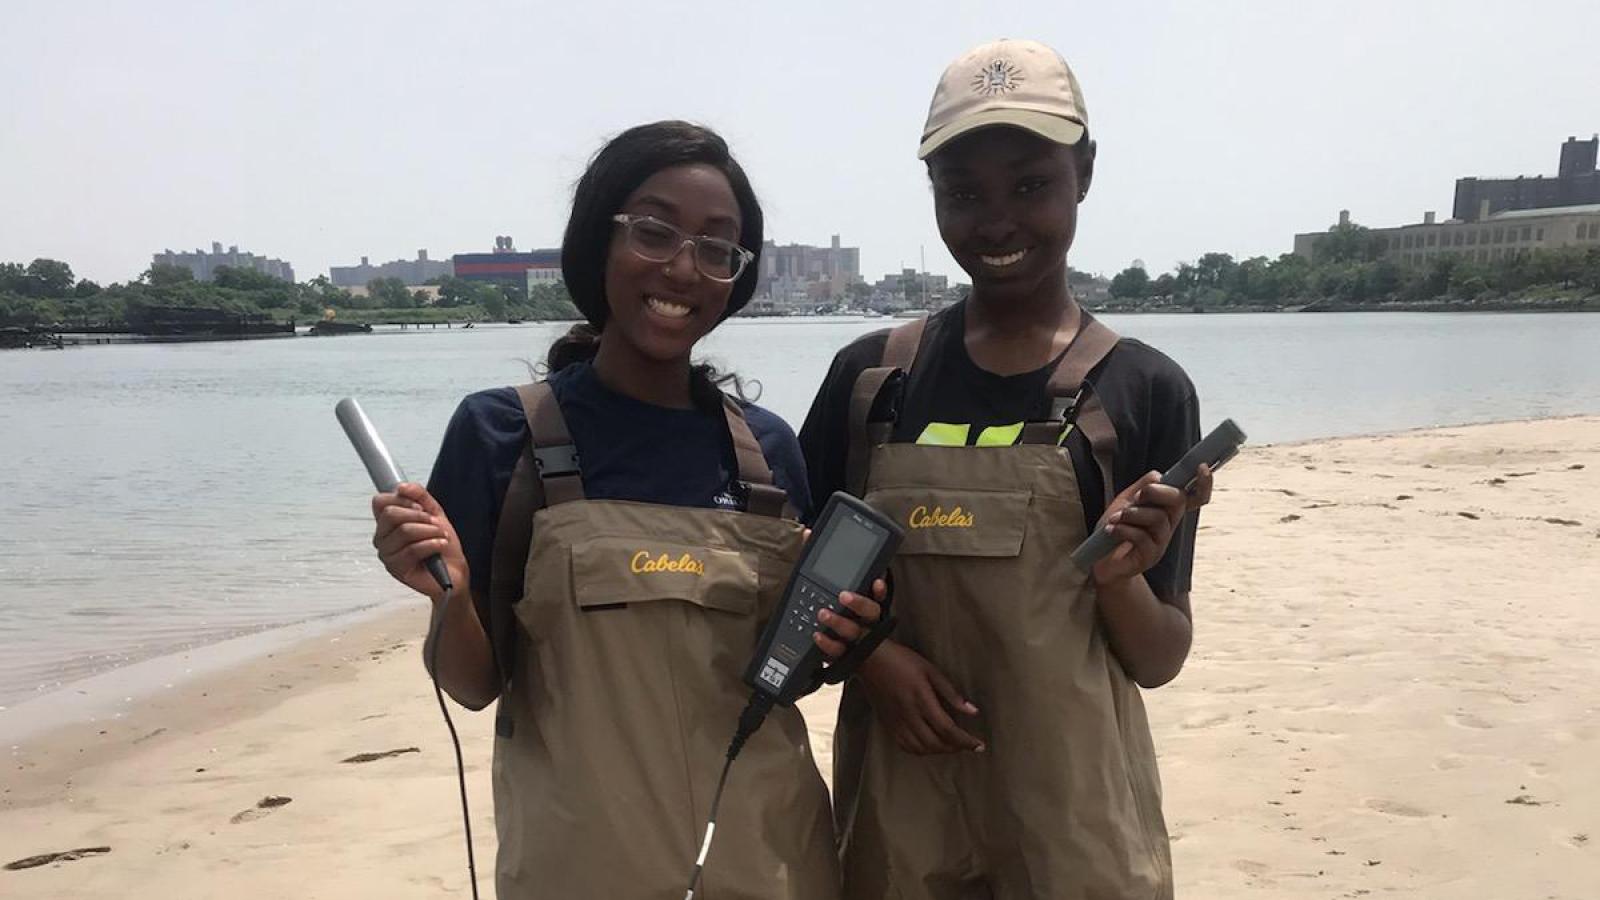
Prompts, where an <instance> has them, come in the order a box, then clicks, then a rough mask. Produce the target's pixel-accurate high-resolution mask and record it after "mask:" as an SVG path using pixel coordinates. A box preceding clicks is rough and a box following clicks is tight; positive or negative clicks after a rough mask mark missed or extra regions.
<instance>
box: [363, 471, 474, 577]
mask: <svg viewBox="0 0 1600 900" xmlns="http://www.w3.org/2000/svg"><path fill="white" fill-rule="evenodd" d="M372 518H373V519H374V520H376V521H377V523H378V525H377V530H376V531H375V532H374V533H373V535H372V546H374V547H376V548H377V550H378V558H379V559H381V560H383V567H384V568H385V569H388V570H389V574H390V575H392V576H394V579H395V580H396V581H398V582H400V583H401V584H403V585H405V586H406V587H408V588H411V589H412V590H413V591H416V592H417V593H419V594H426V595H427V596H428V597H429V598H430V599H434V600H437V599H439V598H440V597H441V596H443V594H444V590H443V589H442V588H441V587H439V582H437V581H435V580H434V579H433V575H431V574H430V573H429V572H428V567H427V565H426V564H425V561H426V560H427V558H428V557H430V556H433V555H434V554H435V553H437V554H439V556H440V557H441V558H442V559H443V560H444V564H445V568H446V569H448V570H449V572H450V580H451V581H453V582H454V583H455V584H456V585H457V586H458V587H465V586H466V585H467V584H469V583H470V581H469V579H470V575H469V574H468V572H467V557H466V554H465V553H463V552H462V550H461V539H460V538H458V537H456V530H455V528H454V527H452V526H451V524H450V520H449V519H448V518H446V517H445V514H444V509H443V508H442V507H440V506H439V501H437V500H435V499H433V495H432V494H429V493H428V491H427V490H426V489H425V488H423V487H422V485H420V484H413V483H411V482H406V483H404V484H401V485H399V486H397V487H396V488H395V490H394V493H390V494H376V495H374V496H373V498H372Z"/></svg>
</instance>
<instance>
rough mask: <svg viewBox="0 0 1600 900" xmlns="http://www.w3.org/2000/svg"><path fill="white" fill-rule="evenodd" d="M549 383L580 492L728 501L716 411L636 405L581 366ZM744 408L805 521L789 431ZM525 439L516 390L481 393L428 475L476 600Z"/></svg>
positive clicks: (722, 431)
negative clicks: (572, 450)
mask: <svg viewBox="0 0 1600 900" xmlns="http://www.w3.org/2000/svg"><path fill="white" fill-rule="evenodd" d="M549 381H550V386H551V388H552V389H553V390H554V391H555V395H556V400H557V402H559V403H560V404H561V413H562V415H563V416H565V417H566V420H567V428H568V429H569V430H570V431H571V432H572V441H573V443H574V444H575V445H576V446H577V448H578V457H579V459H580V460H582V462H581V466H582V469H583V491H584V496H586V497H587V498H589V499H591V500H637V501H641V502H644V503H662V504H669V505H672V506H691V507H718V506H726V505H728V503H729V502H730V493H729V487H730V485H731V484H732V482H733V481H734V479H735V478H736V477H737V474H738V463H737V462H736V457H735V456H734V450H733V439H732V437H731V436H730V435H729V434H728V426H727V418H726V416H725V414H724V413H723V411H722V410H721V409H720V408H717V409H699V408H695V409H672V408H669V407H664V406H654V405H652V404H649V403H645V402H643V401H640V400H635V399H634V398H632V397H628V396H625V395H623V394H619V393H617V392H616V391H613V390H611V389H610V388H608V387H606V386H605V385H604V384H602V383H601V381H600V378H599V376H597V375H596V374H595V371H594V367H593V366H591V365H589V364H588V363H575V364H573V365H571V366H568V367H567V368H565V369H562V370H561V371H560V372H557V373H555V374H554V375H551V376H550V379H549ZM742 405H743V406H744V416H745V421H746V422H748V423H749V425H750V431H751V433H752V434H754V435H755V438H756V441H757V442H759V443H760V444H761V452H762V455H763V456H765V457H766V460H767V466H768V467H769V468H771V469H772V477H773V480H774V481H775V482H776V483H777V485H778V486H779V487H781V488H783V489H784V490H785V491H786V492H787V493H788V495H789V502H790V503H791V504H792V505H793V506H794V507H795V509H797V510H799V511H800V513H801V515H802V517H803V516H804V515H805V513H806V512H807V507H809V505H810V488H809V487H808V486H807V484H806V468H805V462H804V460H803V459H802V457H801V455H800V443H799V441H797V440H796V439H795V435H794V430H793V429H791V428H790V427H789V425H788V423H786V422H784V421H783V420H782V419H780V418H778V416H776V415H774V414H773V413H771V412H769V411H767V410H766V409H763V408H762V407H759V406H756V405H755V404H742ZM527 442H528V422H527V419H526V418H524V416H523V412H522V401H521V399H520V398H518V396H517V391H516V389H515V388H510V387H504V388H494V389H492V390H487V391H479V392H478V393H476V394H471V395H469V396H468V397H467V398H466V399H464V400H462V401H461V405H460V406H459V407H457V408H456V412H455V415H454V416H452V417H451V419H450V425H449V426H448V427H447V428H446V429H445V433H444V441H443V443H442V444H441V446H440V447H439V456H438V458H437V459H436V460H434V463H433V473H432V475H431V476H430V477H429V479H428V492H429V493H431V494H433V496H434V499H436V500H438V501H439V505H440V506H442V507H444V511H445V515H446V516H448V517H449V519H450V524H452V525H454V526H455V529H456V534H457V535H458V536H460V538H461V548H462V550H463V551H464V552H465V553H466V557H467V565H468V566H469V567H470V568H471V571H472V590H473V593H474V594H477V595H479V596H481V597H487V596H488V593H489V567H490V560H491V557H492V556H493V554H494V533H495V528H496V527H497V526H498V525H499V523H500V507H501V504H502V503H503V502H504V500H505V495H506V488H507V487H508V486H509V485H510V484H511V472H512V470H513V469H515V468H516V465H517V457H518V455H520V454H521V453H522V450H523V447H524V446H525V445H526V444H527Z"/></svg>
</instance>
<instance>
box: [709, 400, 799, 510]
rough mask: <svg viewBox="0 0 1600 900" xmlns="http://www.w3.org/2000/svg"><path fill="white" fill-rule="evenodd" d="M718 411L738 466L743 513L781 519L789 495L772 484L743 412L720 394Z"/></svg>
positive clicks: (769, 473)
mask: <svg viewBox="0 0 1600 900" xmlns="http://www.w3.org/2000/svg"><path fill="white" fill-rule="evenodd" d="M722 412H723V415H725V416H727V418H728V435H729V436H730V437H732V438H733V455H734V457H735V459H736V461H737V462H738V464H739V481H740V482H741V483H743V484H744V487H745V491H746V492H747V494H748V496H747V498H746V500H745V511H746V512H750V513H754V514H755V515H758V516H769V517H771V518H774V519H781V518H783V515H784V511H785V506H786V504H787V503H788V500H789V495H788V493H787V492H785V491H784V489H783V488H781V487H778V486H777V485H776V484H773V482H772V469H771V468H769V467H768V466H767V457H766V455H765V454H763V453H762V452H761V442H760V441H757V440H756V436H755V434H754V433H753V432H752V431H751V430H750V423H748V422H746V421H745V419H744V409H743V408H742V407H740V406H739V401H737V400H735V399H733V398H732V397H730V396H728V395H727V394H723V395H722Z"/></svg>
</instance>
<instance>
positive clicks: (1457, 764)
mask: <svg viewBox="0 0 1600 900" xmlns="http://www.w3.org/2000/svg"><path fill="white" fill-rule="evenodd" d="M1466 765H1467V760H1466V758H1465V757H1461V756H1455V755H1453V754H1452V755H1450V756H1441V757H1439V758H1438V759H1437V760H1435V761H1434V763H1433V767H1434V768H1435V769H1438V770H1440V771H1450V770H1452V769H1462V768H1465V767H1466Z"/></svg>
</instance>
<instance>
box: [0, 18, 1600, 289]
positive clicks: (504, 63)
mask: <svg viewBox="0 0 1600 900" xmlns="http://www.w3.org/2000/svg"><path fill="white" fill-rule="evenodd" d="M1069 12H1070V15H1068V14H1066V13H1064V12H1063V9H1062V8H1061V7H1060V6H1059V4H1049V3H1045V2H1042V0H1019V2H1017V3H1014V4H1010V5H1008V6H1006V7H1004V8H1002V9H987V8H985V9H978V8H972V9H965V10H949V11H945V12H942V13H941V14H940V15H938V16H930V15H928V14H927V12H926V9H925V8H924V7H922V6H920V5H916V4H909V3H899V4H897V3H885V4H878V5H872V6H870V7H863V6H860V5H859V4H857V5H852V6H849V7H844V6H842V5H840V6H837V7H835V6H831V5H829V4H826V3H823V4H813V5H811V6H808V7H807V8H806V9H804V10H790V9H786V8H768V7H746V6H741V7H738V8H737V14H736V15H733V16H732V17H731V18H725V19H722V20H721V21H725V22H727V23H729V27H730V28H731V29H733V31H732V32H731V34H738V35H745V34H749V35H764V36H765V37H763V39H761V40H729V39H728V34H727V33H724V34H717V33H715V30H714V29H711V30H708V29H706V28H705V27H704V26H703V24H701V22H700V21H699V20H698V19H697V20H696V21H693V22H691V21H687V20H685V19H683V17H680V16H674V15H670V14H668V12H667V11H665V10H663V11H660V12H659V13H653V12H651V11H648V10H646V11H639V10H630V11H629V13H628V15H629V21H630V23H631V24H630V26H629V27H628V28H624V29H618V28H616V27H615V16H616V13H617V10H616V9H613V8H612V6H611V5H610V4H607V3H604V2H600V3H595V4H588V5H585V6H583V7H581V8H573V9H564V10H562V11H560V13H559V14H558V15H551V14H549V11H544V12H540V13H539V14H535V13H536V10H535V9H534V8H533V7H531V6H529V5H527V4H521V3H488V4H483V5H478V6H474V7H473V8H472V11H471V12H470V14H460V13H451V14H444V15H441V14H440V13H439V11H438V10H437V9H436V8H433V7H427V6H422V5H420V4H407V3H384V4H378V3H375V2H369V3H352V4H348V5H340V6H338V7H326V6H325V5H321V4H313V3H310V2H309V0H288V2H286V3H284V4H278V5H273V6H272V7H271V8H256V7H235V6H225V7H218V6H214V5H210V4H201V3H197V2H180V0H155V2H152V3H150V4H146V5H142V6H139V7H137V8H135V7H126V8H119V7H115V6H113V7H108V8H106V9H105V10H103V11H102V12H101V13H98V14H97V15H96V16H95V17H93V18H91V19H84V18H83V17H81V16H79V15H78V14H77V13H76V12H75V11H74V10H73V9H72V8H71V7H70V6H69V7H62V6H60V5H59V4H49V3H45V2H42V0H20V2H18V3H15V4H13V5H12V6H11V7H10V8H9V9H8V13H9V15H8V32H9V33H10V35H11V41H10V42H9V46H8V53H7V54H6V55H5V56H4V57H3V58H0V110H4V112H3V113H0V121H3V122H4V123H5V126H6V133H7V136H8V138H10V140H8V141H6V142H4V143H3V144H0V197H4V198H5V199H6V212H7V215H5V216H3V217H0V258H4V259H11V260H23V261H26V260H29V259H32V258H34V257H48V258H54V259H61V260H64V261H67V262H69V263H71V264H72V265H73V267H74V269H75V271H77V272H79V273H80V274H82V275H84V276H85V277H89V278H92V279H95V280H97V281H101V282H103V283H104V282H110V281H125V280H128V279H130V278H132V277H135V276H136V275H137V274H138V273H139V272H140V271H142V269H143V268H144V267H145V265H146V264H147V263H146V262H145V261H146V260H148V259H149V257H150V254H151V253H152V252H153V251H156V250H158V249H160V248H161V247H164V246H172V247H179V246H196V245H199V246H204V245H205V243H206V242H207V241H209V240H211V239H212V238H213V237H214V236H226V238H227V240H228V241H230V242H236V243H238V244H239V245H240V246H245V247H251V248H256V249H258V251H260V252H265V253H268V254H270V255H271V256H273V257H276V258H280V259H284V260H289V261H292V262H293V263H294V265H295V266H296V268H297V269H299V271H301V272H302V273H305V272H312V273H320V272H324V271H327V270H328V269H329V268H330V267H331V266H333V265H343V264H348V263H349V261H351V260H355V259H358V258H359V257H360V256H362V255H368V256H370V257H372V258H374V259H405V258H406V257H407V256H408V255H409V254H410V253H411V252H412V251H413V250H414V248H417V247H430V248H437V250H438V251H439V256H440V258H443V257H444V256H446V255H448V253H450V252H457V251H461V250H466V249H469V248H472V247H476V246H478V245H479V244H480V243H481V242H482V238H481V236H482V235H485V234H496V233H502V234H504V233H508V234H521V235H528V236H534V235H542V236H555V235H559V234H560V233H561V230H562V226H563V224H564V221H565V216H566V211H567V204H568V202H569V200H570V192H571V187H572V184H573V182H574V181H575V179H576V177H577V175H578V174H579V173H580V172H581V171H582V168H583V165H584V163H585V162H586V160H587V159H588V158H589V156H590V154H592V153H593V152H594V150H595V149H597V148H598V147H599V145H600V143H601V142H602V141H603V140H604V139H605V137H606V136H608V135H610V134H614V133H615V132H616V131H618V130H620V129H621V128H624V127H627V126H628V125H631V124H636V123H638V122H642V121H648V120H651V119H657V118H665V117H683V118H688V119H692V120H697V121H702V122H704V123H706V124H709V125H711V126H713V127H716V128H718V129H719V130H720V131H721V132H722V133H723V134H724V135H725V136H726V137H727V138H728V139H729V142H730V144H731V145H732V147H733V149H734V151H735V153H736V154H737V155H738V156H739V158H740V160H741V161H742V162H743V164H744V166H745V168H746V169H747V170H748V171H749V172H750V174H751V178H752V180H753V181H754V183H755V186H756V188H757V191H758V193H759V194H760V196H761V198H762V201H763V204H764V206H765V208H766V213H767V221H768V237H769V238H771V239H773V240H775V241H776V242H777V243H779V244H784V243H788V242H791V241H817V240H818V239H819V238H820V237H824V236H826V235H829V234H831V233H833V232H834V231H839V230H841V225H847V226H848V231H849V232H851V233H852V234H851V242H852V244H854V245H856V246H859V247H860V248H861V260H860V269H861V271H862V272H863V273H879V272H897V271H900V270H901V269H902V268H906V267H920V266H919V262H918V260H919V258H920V256H921V255H922V254H923V253H925V254H926V259H927V265H926V268H927V270H928V271H930V272H932V273H937V274H942V275H946V276H949V277H951V278H952V279H954V280H959V279H961V278H963V274H962V273H961V272H960V271H959V269H958V268H957V267H956V266H955V265H954V263H953V262H952V261H951V260H950V258H949V255H948V254H947V253H946V252H945V249H944V247H943V244H942V243H941V242H940V239H939V236H938V233H937V229H936V227H935V226H934V222H933V215H932V208H931V202H930V199H929V192H928V185H927V180H926V176H925V174H924V172H923V169H922V167H921V165H920V164H919V163H917V162H916V160H915V159H914V148H915V144H916V139H917V135H918V133H919V132H920V128H921V124H922V118H923V116H924V115H925V113H926V109H927V102H928V97H929V95H930V94H931V91H932V87H933V83H934V81H935V79H936V78H937V77H938V74H939V72H940V71H941V70H942V69H943V67H944V65H945V63H946V62H948V61H949V60H950V59H951V58H953V57H954V56H955V55H956V54H958V53H960V52H961V51H962V50H964V49H966V48H967V47H969V46H971V45H973V44H975V43H978V42H980V41H982V40H987V39H990V38H992V37H995V36H997V35H1001V34H1009V35H1012V36H1019V37H1020V36H1028V37H1036V38H1039V39H1041V40H1044V41H1046V42H1048V43H1051V44H1052V45H1054V46H1056V47H1057V48H1058V49H1060V50H1061V51H1062V52H1063V53H1064V54H1065V55H1066V56H1067V58H1068V59H1069V61H1071V62H1072V64H1073V65H1074V68H1075V69H1076V70H1077V73H1078V75H1079V78H1080V80H1081V81H1082V83H1083V86H1084V91H1085V95H1086V98H1087V105H1088V109H1089V115H1090V120H1091V133H1092V134H1093V135H1094V137H1095V138H1096V140H1097V141H1098V143H1099V150H1100V154H1099V162H1098V169H1097V172H1096V177H1095V183H1094V186H1093V190H1092V191H1091V192H1090V196H1089V198H1088V202H1087V204H1086V205H1085V207H1084V209H1083V214H1082V218H1081V226H1080V229H1079V236H1078V241H1077V244H1076V246H1075V249H1074V253H1073V257H1072V263H1073V265H1074V267H1075V268H1078V269H1080V270H1084V271H1089V272H1098V273H1100V274H1103V275H1107V276H1109V275H1111V274H1114V273H1116V272H1117V271H1120V270H1121V269H1123V268H1125V267H1126V266H1128V265H1129V263H1130V262H1131V260H1133V259H1134V258H1141V259H1145V260H1147V261H1148V262H1149V266H1150V268H1151V269H1152V270H1153V271H1163V270H1167V269H1170V268H1171V267H1172V266H1173V265H1174V264H1175V263H1176V262H1178V261H1180V260H1193V259H1195V258H1196V257H1197V256H1198V255H1199V254H1202V253H1205V252H1209V251H1222V252H1228V253H1231V254H1233V255H1235V256H1236V257H1240V258H1243V257H1247V256H1252V255H1258V254H1259V255H1266V256H1269V257H1276V256H1277V255H1279V254H1281V253H1284V252H1288V251H1289V250H1290V249H1291V246H1290V244H1289V240H1288V236H1289V235H1292V234H1295V233H1301V232H1305V231H1309V230H1312V229H1315V228H1318V227H1321V226H1323V225H1324V224H1325V223H1326V222H1327V221H1328V218H1329V215H1330V211H1331V210H1337V209H1341V208H1349V209H1354V210H1359V211H1360V214H1359V215H1358V217H1357V220H1358V221H1361V222H1363V223H1370V224H1373V225H1384V224H1390V223H1397V222H1403V221H1408V220H1409V219H1410V217H1412V216H1414V215H1415V211H1416V210H1419V209H1430V208H1440V207H1441V206H1443V203H1442V202H1441V201H1440V200H1439V199H1437V196H1438V195H1437V192H1438V184H1439V181H1440V179H1441V178H1455V177H1458V176H1463V175H1472V174H1475V173H1502V172H1530V171H1533V172H1537V171H1543V170H1545V169H1546V168H1547V167H1548V163H1547V162H1546V157H1547V156H1548V155H1549V150H1548V148H1549V146H1550V142H1551V141H1552V140H1555V141H1559V140H1561V138H1563V137H1565V136H1567V135H1572V134H1576V135H1580V136H1586V135H1588V134H1590V133H1592V132H1594V131H1595V130H1596V129H1597V127H1600V122H1597V121H1595V120H1596V118H1597V117H1596V115H1595V113H1594V112H1593V109H1594V104H1593V100H1592V88H1593V85H1594V84H1595V83H1597V82H1600V62H1597V61H1596V57H1595V55H1594V54H1593V52H1592V47H1591V46H1590V39H1589V35H1592V34H1593V33H1595V26H1597V25H1600V8H1597V7H1596V5H1595V4H1591V3H1580V2H1534V3H1531V4H1524V5H1523V6H1521V7H1518V11H1517V16H1518V18H1519V19H1524V20H1527V21H1530V22H1533V21H1540V22H1557V21H1559V22H1561V23H1562V27H1561V28H1551V29H1544V31H1545V32H1548V33H1545V34H1542V35H1541V37H1540V39H1539V40H1538V41H1510V40H1507V39H1506V37H1505V34H1506V32H1505V30H1504V27H1503V20H1504V18H1505V14H1504V12H1503V10H1502V8H1501V7H1500V6H1499V5H1493V6H1491V5H1490V4H1488V3H1486V2H1464V3H1458V4H1452V5H1451V6H1450V7H1449V8H1448V11H1445V10H1442V9H1440V8H1438V7H1435V6H1431V5H1414V4H1404V5H1395V4H1387V3H1379V2H1375V0H1358V2H1354V3H1352V4H1347V5H1345V6H1343V7H1340V8H1337V9H1335V8H1315V9H1300V8H1288V7H1284V6H1282V5H1278V4H1268V3H1265V2H1242V0H1240V2H1221V3H1216V4H1207V5H1205V6H1204V7H1203V8H1202V7H1193V6H1189V5H1185V4H1180V3H1176V2H1166V3H1155V4H1151V5H1148V6H1145V7H1141V8H1139V9H1137V10H1131V9H1127V10H1125V9H1121V8H1118V9H1090V8H1082V9H1079V8H1072V9H1071V10H1069ZM557 34H558V35H560V38H561V39H560V40H550V38H551V37H552V36H553V35H557ZM887 35H892V36H893V48H892V51H891V50H890V49H889V45H888V44H886V43H885V36H887ZM402 47H404V48H411V49H417V50H419V51H422V52H421V56H419V57H405V56H403V55H400V54H398V53H396V48H402ZM597 48H604V51H605V52H604V53H603V54H601V55H599V56H597V55H596V53H595V52H594V51H595V50H596V49H597ZM68 52H71V54H72V56H73V59H74V65H72V66H61V65H59V60H60V59H61V58H62V56H63V55H64V54H66V53H68ZM602 57H603V58H602ZM408 59H409V60H410V62H408V61H407V60H408ZM418 60H422V61H423V62H419V61H418ZM651 72H655V73H656V74H655V75H648V74H646V73H651ZM573 73H581V74H582V76H583V77H581V78H571V77H569V76H570V75H572V74H573ZM710 84H715V85H718V88H717V89H716V90H708V89H706V88H705V86H706V85H710ZM647 87H648V89H646V88H647ZM430 108H436V109H443V110H446V111H447V114H446V115H443V116H440V117H437V118H425V117H420V111H422V110H425V109H430ZM868 277H871V276H868Z"/></svg>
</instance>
